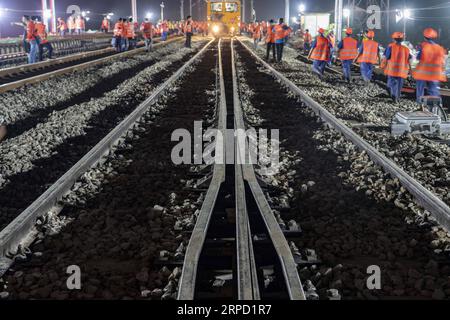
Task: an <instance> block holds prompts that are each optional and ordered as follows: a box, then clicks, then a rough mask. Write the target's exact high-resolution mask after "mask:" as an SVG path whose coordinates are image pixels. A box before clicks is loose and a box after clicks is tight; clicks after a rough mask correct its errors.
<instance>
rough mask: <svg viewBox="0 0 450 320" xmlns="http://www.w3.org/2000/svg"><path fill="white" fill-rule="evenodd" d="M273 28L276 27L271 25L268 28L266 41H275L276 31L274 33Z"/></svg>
mask: <svg viewBox="0 0 450 320" xmlns="http://www.w3.org/2000/svg"><path fill="white" fill-rule="evenodd" d="M273 29H274V27H273V26H269V27H268V28H267V37H266V43H275V33H274V31H273Z"/></svg>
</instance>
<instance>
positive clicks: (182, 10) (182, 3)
mask: <svg viewBox="0 0 450 320" xmlns="http://www.w3.org/2000/svg"><path fill="white" fill-rule="evenodd" d="M180 17H181V20H184V0H180Z"/></svg>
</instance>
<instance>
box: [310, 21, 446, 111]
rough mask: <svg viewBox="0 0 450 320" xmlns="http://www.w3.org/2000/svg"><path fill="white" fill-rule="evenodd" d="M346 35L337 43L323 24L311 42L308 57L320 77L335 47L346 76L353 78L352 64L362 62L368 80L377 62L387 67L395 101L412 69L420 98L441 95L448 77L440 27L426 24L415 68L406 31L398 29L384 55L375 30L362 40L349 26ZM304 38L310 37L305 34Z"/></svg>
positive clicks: (386, 71)
mask: <svg viewBox="0 0 450 320" xmlns="http://www.w3.org/2000/svg"><path fill="white" fill-rule="evenodd" d="M345 34H346V36H345V37H344V39H342V40H341V41H340V42H339V43H338V45H337V47H336V46H335V44H334V43H333V41H332V40H330V37H329V36H325V30H324V29H322V28H320V29H319V30H318V36H317V37H316V39H315V40H313V41H312V43H311V48H310V50H309V55H308V58H309V59H311V60H313V71H314V72H315V73H317V74H318V75H319V76H320V77H322V76H323V74H324V71H325V68H326V66H327V65H328V64H329V63H330V62H331V55H332V51H333V50H335V51H336V53H337V56H338V58H339V60H340V61H341V63H342V70H343V75H344V79H345V80H346V81H347V82H349V83H350V82H351V65H352V64H353V63H359V65H360V70H361V75H362V78H363V80H364V81H366V82H370V81H372V78H373V71H374V68H375V66H376V65H378V64H379V65H380V67H381V68H382V69H383V70H384V74H385V75H386V76H387V79H388V80H387V86H388V88H389V93H390V96H391V98H392V100H393V101H394V102H398V101H399V99H400V95H401V90H402V88H403V83H404V81H405V79H407V78H408V76H409V75H410V73H411V74H412V77H413V78H414V79H415V81H416V98H417V101H418V102H420V99H421V97H423V96H424V95H425V90H426V91H427V95H429V96H439V83H440V82H443V81H447V78H446V76H445V55H446V52H445V49H444V48H443V47H442V46H440V45H438V44H437V43H436V42H435V40H436V38H437V37H438V33H437V31H436V30H434V29H432V28H426V29H425V30H424V32H423V36H424V41H423V42H422V43H421V44H420V45H419V47H418V53H417V57H416V58H417V61H418V64H417V66H416V68H415V69H414V70H413V69H412V67H411V63H410V62H411V59H412V55H411V53H410V49H409V48H408V47H406V46H404V45H403V44H402V43H403V41H404V38H405V36H404V34H403V33H402V32H394V33H393V34H392V36H391V37H392V40H393V41H392V42H391V43H390V44H389V45H388V46H387V48H386V50H385V51H384V54H383V56H381V55H380V45H379V43H378V42H377V41H375V32H374V31H373V30H368V31H367V32H366V33H365V36H364V39H363V40H362V41H361V43H359V44H358V41H357V40H356V39H355V38H353V35H352V34H353V30H352V29H351V28H347V29H346V30H345ZM304 39H310V37H305V36H304Z"/></svg>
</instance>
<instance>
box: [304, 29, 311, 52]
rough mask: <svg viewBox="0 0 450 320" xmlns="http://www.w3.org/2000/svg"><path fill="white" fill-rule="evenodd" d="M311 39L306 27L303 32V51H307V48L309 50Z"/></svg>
mask: <svg viewBox="0 0 450 320" xmlns="http://www.w3.org/2000/svg"><path fill="white" fill-rule="evenodd" d="M312 41H313V40H312V35H311V33H309V29H306V30H305V33H304V34H303V50H304V52H305V53H309V50H311V43H312Z"/></svg>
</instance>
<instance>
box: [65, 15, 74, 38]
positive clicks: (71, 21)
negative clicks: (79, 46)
mask: <svg viewBox="0 0 450 320" xmlns="http://www.w3.org/2000/svg"><path fill="white" fill-rule="evenodd" d="M67 27H68V28H69V34H71V35H72V34H74V32H75V17H74V16H70V17H69V18H68V19H67Z"/></svg>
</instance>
